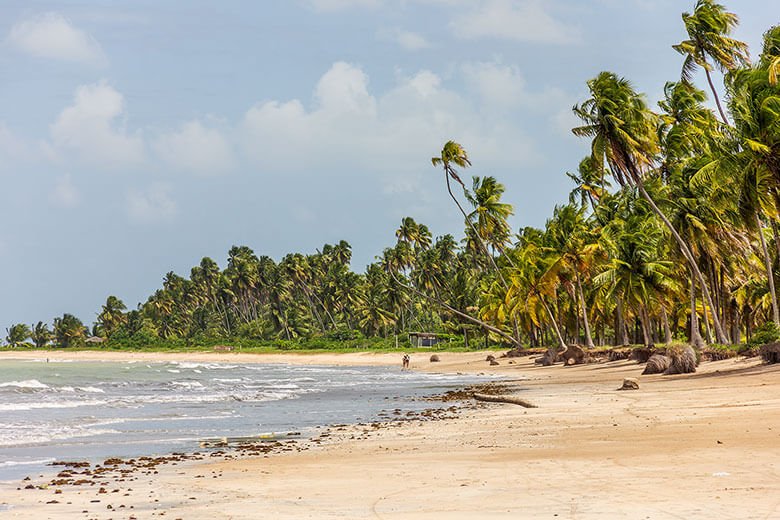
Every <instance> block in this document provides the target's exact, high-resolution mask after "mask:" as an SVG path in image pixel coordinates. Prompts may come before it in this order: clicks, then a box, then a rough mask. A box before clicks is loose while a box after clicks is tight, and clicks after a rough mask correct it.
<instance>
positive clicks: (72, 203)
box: [49, 174, 81, 208]
mask: <svg viewBox="0 0 780 520" xmlns="http://www.w3.org/2000/svg"><path fill="white" fill-rule="evenodd" d="M80 199H81V197H80V196H79V192H78V190H77V189H76V187H75V186H74V185H73V180H72V179H71V177H70V174H65V175H63V176H62V177H60V178H59V179H57V181H56V182H55V183H54V188H53V189H52V191H51V193H49V201H51V203H52V204H54V205H55V206H59V207H61V208H74V207H76V206H78V204H79V200H80Z"/></svg>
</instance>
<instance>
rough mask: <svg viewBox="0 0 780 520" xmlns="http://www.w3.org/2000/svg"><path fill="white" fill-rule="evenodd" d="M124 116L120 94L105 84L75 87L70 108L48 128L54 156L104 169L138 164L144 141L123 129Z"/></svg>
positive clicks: (140, 159)
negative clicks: (59, 154)
mask: <svg viewBox="0 0 780 520" xmlns="http://www.w3.org/2000/svg"><path fill="white" fill-rule="evenodd" d="M124 112H125V108H124V98H123V96H122V94H121V93H119V92H118V91H116V90H115V89H114V88H113V87H111V86H110V85H108V84H107V83H106V82H105V81H101V82H99V83H95V84H92V85H82V86H80V87H78V88H77V89H76V94H75V96H74V99H73V104H72V105H71V106H69V107H67V108H65V110H63V111H62V112H61V113H60V115H59V117H57V120H56V121H55V122H54V123H53V124H52V125H51V127H50V131H51V137H52V144H53V149H54V152H55V153H57V152H64V153H73V154H75V155H76V156H77V157H78V158H79V159H80V160H83V161H85V162H89V163H93V164H96V165H100V166H107V167H122V166H128V165H137V164H139V163H141V162H142V161H143V159H144V144H143V140H142V139H141V136H140V135H138V134H130V133H128V132H127V131H126V130H125V129H124V127H123V124H122V117H123V116H124Z"/></svg>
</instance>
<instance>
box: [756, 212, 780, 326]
mask: <svg viewBox="0 0 780 520" xmlns="http://www.w3.org/2000/svg"><path fill="white" fill-rule="evenodd" d="M755 217H756V227H757V228H758V237H759V238H760V239H761V250H762V251H763V252H764V264H765V266H766V279H767V282H768V283H769V295H770V296H771V297H772V320H773V321H774V322H775V325H777V326H778V327H780V313H778V310H777V293H776V292H775V275H774V273H773V272H772V259H771V258H770V257H769V250H768V249H767V247H766V239H765V238H764V232H763V229H762V225H761V218H760V217H759V216H758V213H756V215H755Z"/></svg>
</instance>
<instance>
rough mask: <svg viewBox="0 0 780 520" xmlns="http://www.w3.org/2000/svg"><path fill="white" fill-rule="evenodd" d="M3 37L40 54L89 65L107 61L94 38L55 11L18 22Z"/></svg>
mask: <svg viewBox="0 0 780 520" xmlns="http://www.w3.org/2000/svg"><path fill="white" fill-rule="evenodd" d="M6 40H7V42H8V43H10V44H11V45H13V46H14V47H16V48H17V49H19V50H20V51H22V52H26V53H28V54H31V55H33V56H37V57H40V58H49V59H55V60H62V61H68V62H77V63H86V64H90V65H105V64H106V63H107V62H108V60H107V58H106V55H105V54H104V53H103V49H102V48H101V47H100V44H99V43H98V42H97V40H95V38H93V37H92V36H90V35H89V34H87V33H86V32H84V31H82V30H81V29H79V28H77V27H75V26H74V25H73V24H72V23H71V22H70V21H69V20H68V19H67V18H65V17H63V16H62V15H60V14H57V13H45V14H42V15H40V16H36V17H33V18H29V19H27V20H22V21H19V22H17V23H16V24H14V26H13V27H11V31H10V32H9V33H8V37H7V38H6Z"/></svg>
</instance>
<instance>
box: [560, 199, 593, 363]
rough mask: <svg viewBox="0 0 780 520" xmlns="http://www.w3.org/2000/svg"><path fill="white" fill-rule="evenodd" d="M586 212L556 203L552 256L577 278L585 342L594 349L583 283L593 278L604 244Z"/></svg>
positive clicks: (562, 272) (575, 282)
mask: <svg viewBox="0 0 780 520" xmlns="http://www.w3.org/2000/svg"><path fill="white" fill-rule="evenodd" d="M583 213H584V209H583V208H579V209H577V208H575V207H574V206H570V205H567V206H556V208H555V210H554V211H553V217H552V219H550V220H549V221H548V223H547V237H548V241H549V243H550V245H551V247H552V249H553V251H552V252H551V255H552V257H553V258H555V263H554V266H555V269H556V271H557V272H559V273H561V274H564V273H565V274H567V275H569V276H573V278H574V284H573V291H574V292H575V295H574V300H576V301H577V306H578V307H579V309H580V312H579V314H580V316H581V317H582V322H583V325H584V328H585V345H586V346H587V347H588V348H594V347H595V345H594V344H593V337H592V335H591V328H590V321H589V320H588V309H587V305H586V303H585V294H584V291H583V289H582V285H583V279H584V280H588V279H589V278H590V274H591V269H592V268H593V265H594V263H595V260H596V257H597V255H598V254H599V253H600V247H599V244H598V241H597V235H596V233H594V231H593V229H592V228H591V227H590V226H589V225H588V223H587V222H586V221H585V219H584V218H583Z"/></svg>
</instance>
